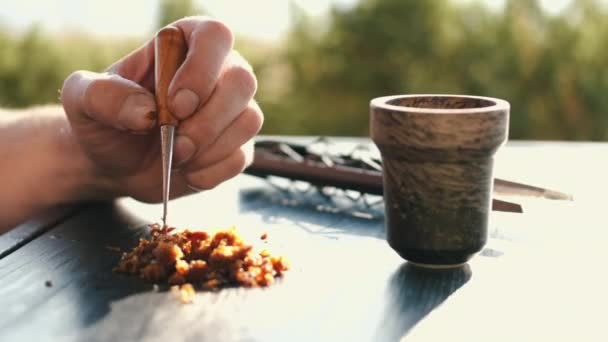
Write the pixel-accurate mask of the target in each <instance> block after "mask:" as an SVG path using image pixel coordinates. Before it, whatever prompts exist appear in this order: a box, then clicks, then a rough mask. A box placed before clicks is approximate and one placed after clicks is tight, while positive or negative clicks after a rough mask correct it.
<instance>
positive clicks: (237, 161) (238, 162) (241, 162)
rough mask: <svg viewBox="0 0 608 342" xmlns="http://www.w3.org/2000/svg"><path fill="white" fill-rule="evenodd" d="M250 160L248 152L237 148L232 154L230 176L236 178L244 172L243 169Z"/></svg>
mask: <svg viewBox="0 0 608 342" xmlns="http://www.w3.org/2000/svg"><path fill="white" fill-rule="evenodd" d="M250 159H251V158H250V156H249V153H248V151H247V150H246V149H244V148H239V149H238V150H237V151H236V152H235V154H234V162H233V164H232V165H231V166H232V170H233V172H231V174H232V175H234V176H236V175H237V174H239V173H241V172H242V171H243V170H245V168H246V167H247V165H248V164H249V160H250Z"/></svg>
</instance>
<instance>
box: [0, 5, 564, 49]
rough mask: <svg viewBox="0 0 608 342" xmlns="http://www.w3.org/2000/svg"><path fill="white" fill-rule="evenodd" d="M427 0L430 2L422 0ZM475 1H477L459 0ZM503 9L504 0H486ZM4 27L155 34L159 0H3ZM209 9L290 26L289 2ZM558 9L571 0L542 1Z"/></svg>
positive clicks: (264, 30) (257, 31)
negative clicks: (153, 31)
mask: <svg viewBox="0 0 608 342" xmlns="http://www.w3.org/2000/svg"><path fill="white" fill-rule="evenodd" d="M294 1H295V2H296V3H297V4H298V5H299V6H301V7H302V8H303V9H305V10H306V11H308V12H309V13H311V14H312V15H322V14H324V13H325V12H326V11H327V9H328V8H329V6H330V5H331V4H332V3H333V4H336V5H340V6H349V5H352V4H353V3H356V1H357V0H294ZM421 1H427V0H421ZM457 1H471V0H457ZM482 1H484V2H486V3H488V5H490V6H492V7H500V6H501V5H502V3H503V1H504V0H482ZM0 2H1V3H2V6H0V25H2V26H5V27H6V26H8V27H9V28H11V29H14V30H17V31H21V30H23V29H24V28H27V27H29V26H30V25H31V24H34V23H38V24H40V25H41V26H42V27H43V28H44V29H46V30H49V31H51V32H62V31H68V30H72V31H74V30H77V31H85V32H89V33H93V34H96V35H102V36H117V35H127V36H144V35H148V34H150V33H151V31H152V30H153V28H154V23H155V19H156V15H157V9H158V0H0ZM196 2H197V3H198V5H199V6H200V7H202V8H204V9H205V10H206V11H207V12H208V13H210V14H212V15H213V16H215V17H217V18H219V19H221V20H223V21H225V22H226V23H227V24H228V25H229V26H230V27H231V28H232V29H233V30H234V31H235V32H237V33H240V34H247V35H250V36H253V37H255V38H260V39H266V40H275V39H277V38H279V37H281V35H282V34H283V33H285V31H286V29H287V28H288V27H289V19H288V17H289V16H288V1H287V0H197V1H196ZM542 2H543V4H545V5H546V7H548V8H549V9H552V10H558V9H560V8H562V7H563V6H564V5H565V4H566V3H567V2H568V0H542Z"/></svg>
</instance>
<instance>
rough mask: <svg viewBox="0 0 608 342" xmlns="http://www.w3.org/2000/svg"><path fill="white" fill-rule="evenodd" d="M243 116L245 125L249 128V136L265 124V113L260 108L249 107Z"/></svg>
mask: <svg viewBox="0 0 608 342" xmlns="http://www.w3.org/2000/svg"><path fill="white" fill-rule="evenodd" d="M243 116H244V118H243V120H244V121H245V127H246V128H247V129H248V132H247V133H249V137H250V138H251V137H253V136H254V135H256V134H257V133H258V132H259V131H260V129H261V128H262V125H263V124H264V114H263V113H262V111H260V110H256V109H254V108H248V109H247V110H246V111H245V113H243Z"/></svg>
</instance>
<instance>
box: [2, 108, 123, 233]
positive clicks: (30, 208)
mask: <svg viewBox="0 0 608 342" xmlns="http://www.w3.org/2000/svg"><path fill="white" fill-rule="evenodd" d="M0 132H1V134H0V160H1V161H2V163H3V166H2V167H0V179H2V181H3V187H2V188H1V190H0V203H1V204H2V210H0V233H1V232H3V231H6V230H8V229H10V228H12V227H14V226H16V225H17V224H19V223H20V222H22V221H24V220H26V219H27V218H28V217H30V216H32V215H35V214H36V213H38V212H40V211H42V210H44V209H48V208H51V207H53V206H56V205H60V204H66V203H70V202H75V201H78V200H84V199H93V198H104V197H110V196H112V194H111V191H109V187H108V184H107V183H108V182H106V181H104V180H103V179H100V178H99V177H97V176H96V175H95V168H94V166H93V164H92V163H91V162H90V161H89V160H88V158H86V156H85V155H84V153H83V152H82V150H81V148H80V146H79V145H78V143H77V141H76V140H75V139H74V137H73V136H72V133H71V129H70V125H69V123H68V122H67V120H66V118H65V115H64V113H63V109H62V107H60V106H44V107H35V108H30V109H25V110H14V111H6V110H3V111H0Z"/></svg>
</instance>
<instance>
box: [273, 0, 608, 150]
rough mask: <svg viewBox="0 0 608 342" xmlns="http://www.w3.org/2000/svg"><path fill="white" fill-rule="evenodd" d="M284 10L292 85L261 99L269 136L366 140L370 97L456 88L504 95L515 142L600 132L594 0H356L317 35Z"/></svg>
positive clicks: (604, 75)
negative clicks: (564, 2)
mask: <svg viewBox="0 0 608 342" xmlns="http://www.w3.org/2000/svg"><path fill="white" fill-rule="evenodd" d="M292 12H293V13H294V18H295V24H294V27H293V30H292V32H291V35H290V37H289V39H288V40H287V41H288V43H287V47H286V52H285V59H286V61H287V63H288V65H289V70H290V77H289V80H290V81H289V82H288V83H289V86H288V87H287V88H288V91H287V94H286V95H285V96H283V97H282V98H283V100H282V101H279V102H273V103H270V104H269V105H270V106H271V108H273V110H276V112H270V113H269V112H268V111H267V116H268V120H267V121H266V122H267V124H266V126H267V129H268V130H269V131H274V130H279V127H281V128H283V129H284V130H283V131H282V133H305V134H343V135H367V130H368V124H367V123H368V106H369V101H370V99H371V98H373V97H376V96H380V95H388V94H398V93H464V94H477V95H486V96H495V97H501V98H504V99H507V100H508V101H510V102H511V104H512V116H511V137H512V138H515V139H522V138H524V139H531V138H535V139H593V140H605V139H608V119H607V117H608V116H607V115H605V111H606V109H607V108H608V100H607V97H606V96H604V94H605V93H606V92H608V64H607V63H608V53H607V52H606V51H608V50H607V49H606V47H607V46H606V45H607V44H608V43H607V42H608V39H607V38H608V28H607V27H608V24H606V23H608V20H607V19H608V13H607V12H606V9H605V8H604V7H603V6H602V5H601V4H600V3H599V2H598V1H596V0H583V1H573V2H572V3H571V5H570V7H569V8H568V9H567V10H566V11H564V12H563V13H561V14H559V15H556V16H550V15H548V14H547V13H545V12H543V10H542V7H541V6H540V4H539V1H538V0H507V1H506V4H505V10H504V12H503V13H497V12H493V11H490V10H488V9H487V8H485V7H484V6H482V5H480V4H479V3H473V4H466V5H462V4H455V3H453V2H451V1H447V0H434V1H419V0H361V1H360V2H359V3H358V4H357V5H356V6H354V7H353V8H349V9H339V8H334V9H333V10H332V12H331V15H330V19H329V25H328V26H325V29H324V30H322V31H321V32H319V31H318V28H319V27H323V26H322V25H319V23H317V22H315V21H313V20H311V19H310V18H307V17H306V16H305V15H302V14H301V13H300V12H299V11H298V9H297V7H295V6H293V7H292ZM262 97H263V96H262ZM262 102H264V101H263V100H262ZM286 121H290V122H286ZM285 128H287V131H285Z"/></svg>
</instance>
